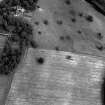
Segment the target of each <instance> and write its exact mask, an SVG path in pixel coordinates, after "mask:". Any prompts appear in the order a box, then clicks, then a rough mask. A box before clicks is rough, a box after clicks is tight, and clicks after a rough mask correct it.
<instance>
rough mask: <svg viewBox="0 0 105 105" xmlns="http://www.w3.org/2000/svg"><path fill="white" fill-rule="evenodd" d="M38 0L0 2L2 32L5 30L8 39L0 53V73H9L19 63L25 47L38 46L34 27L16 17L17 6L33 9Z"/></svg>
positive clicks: (0, 30) (5, 0) (7, 0)
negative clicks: (35, 40)
mask: <svg viewBox="0 0 105 105" xmlns="http://www.w3.org/2000/svg"><path fill="white" fill-rule="evenodd" d="M36 1H37V0H3V1H2V2H0V32H5V33H7V34H8V35H7V36H5V37H6V38H5V39H6V41H5V44H4V46H3V49H2V51H1V54H0V75H9V74H11V73H13V72H14V71H15V69H16V68H17V66H18V65H19V63H20V61H21V59H22V55H23V54H24V52H25V49H26V48H28V47H29V46H32V47H36V43H35V42H34V40H33V27H32V25H31V24H30V23H29V22H27V21H26V20H24V19H22V18H20V17H15V16H14V15H13V14H12V13H15V12H16V8H13V7H15V6H22V8H24V9H26V10H28V11H30V12H31V11H33V10H35V4H36Z"/></svg>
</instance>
